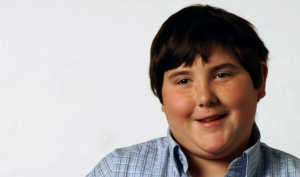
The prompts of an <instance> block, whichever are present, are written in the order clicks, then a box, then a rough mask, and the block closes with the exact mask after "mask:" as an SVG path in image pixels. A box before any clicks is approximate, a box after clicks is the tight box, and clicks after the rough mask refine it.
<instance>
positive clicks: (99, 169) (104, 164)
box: [86, 152, 114, 177]
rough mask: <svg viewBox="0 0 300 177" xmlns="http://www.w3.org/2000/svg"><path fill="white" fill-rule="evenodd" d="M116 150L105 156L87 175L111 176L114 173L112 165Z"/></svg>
mask: <svg viewBox="0 0 300 177" xmlns="http://www.w3.org/2000/svg"><path fill="white" fill-rule="evenodd" d="M113 159H114V152H112V153H110V154H108V155H107V156H105V157H104V158H103V159H102V160H101V161H100V162H99V163H98V164H97V165H96V167H95V168H94V169H93V170H92V171H91V172H90V173H89V174H88V175H86V177H110V176H111V173H112V165H113Z"/></svg>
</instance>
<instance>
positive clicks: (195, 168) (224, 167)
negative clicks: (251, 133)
mask: <svg viewBox="0 0 300 177" xmlns="http://www.w3.org/2000/svg"><path fill="white" fill-rule="evenodd" d="M249 139H250V138H249ZM251 144H252V143H251V141H248V142H245V143H243V145H242V146H240V147H238V148H236V149H235V150H233V151H231V153H229V154H230V155H227V156H225V157H216V158H213V159H212V158H211V159H209V158H203V157H199V156H197V155H195V154H192V153H190V152H188V151H187V150H185V149H184V148H182V150H183V152H184V154H185V156H186V158H187V160H188V163H189V169H188V171H189V173H190V174H191V175H192V176H193V177H194V176H197V177H205V176H225V175H226V174H227V171H228V167H229V165H230V163H231V162H232V161H233V160H234V159H236V158H238V157H240V156H242V154H243V152H244V151H245V150H246V149H247V148H248V147H249V146H251Z"/></svg>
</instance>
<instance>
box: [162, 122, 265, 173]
mask: <svg viewBox="0 0 300 177" xmlns="http://www.w3.org/2000/svg"><path fill="white" fill-rule="evenodd" d="M167 140H168V143H169V150H170V156H171V160H172V163H173V165H174V166H175V167H176V169H177V171H178V173H179V174H181V173H184V174H187V170H188V162H187V159H186V157H185V155H184V153H183V152H182V151H181V149H180V146H179V145H178V143H177V142H176V141H175V140H174V139H173V137H172V133H171V129H170V128H168V135H167ZM250 143H251V144H252V146H251V147H250V148H248V149H247V150H246V151H244V152H243V155H242V156H241V157H238V158H236V159H235V160H233V161H232V162H231V163H230V165H229V168H228V172H227V174H231V173H233V174H237V173H238V174H240V176H245V175H247V176H249V177H250V176H253V175H254V174H255V172H256V168H257V164H258V159H259V151H260V131H259V129H258V127H257V125H256V123H254V125H253V128H252V134H251V140H250Z"/></svg>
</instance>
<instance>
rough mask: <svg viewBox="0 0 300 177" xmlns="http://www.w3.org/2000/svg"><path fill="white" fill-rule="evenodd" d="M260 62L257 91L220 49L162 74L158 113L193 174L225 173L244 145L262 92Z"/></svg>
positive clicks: (231, 59)
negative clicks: (164, 115) (203, 120)
mask: <svg viewBox="0 0 300 177" xmlns="http://www.w3.org/2000/svg"><path fill="white" fill-rule="evenodd" d="M261 66H262V77H263V84H262V86H261V88H259V89H254V86H253V82H252V80H251V77H250V75H249V73H248V72H247V71H246V70H245V69H244V68H243V67H242V66H241V65H240V63H239V62H238V60H237V59H236V58H235V57H234V55H232V54H231V53H228V52H226V51H224V50H223V49H222V48H221V47H216V48H215V50H214V51H213V52H212V55H211V56H210V58H209V60H208V62H207V63H205V62H204V61H202V58H201V57H200V56H197V57H196V60H195V63H194V64H193V65H192V66H191V67H184V66H180V67H178V68H175V69H173V70H169V71H167V72H165V74H164V81H163V86H162V97H163V105H162V111H163V112H164V113H165V114H166V117H167V121H168V123H169V126H170V129H171V132H172V135H173V137H174V139H175V140H176V141H177V142H178V144H179V145H180V146H181V149H182V150H183V152H184V153H185V155H186V157H187V159H188V162H189V172H190V173H191V174H192V175H193V176H212V175H214V176H224V175H226V173H227V169H228V166H229V164H230V162H231V161H232V160H234V159H235V158H237V157H239V156H241V155H242V152H243V151H244V150H246V149H247V148H248V147H249V140H250V136H251V132H252V127H253V123H254V119H255V112H256V106H257V100H258V99H261V98H263V97H264V96H265V94H266V92H265V82H266V77H267V72H268V68H267V66H266V64H265V63H264V62H262V63H261ZM219 115H225V117H224V118H223V119H220V121H217V122H216V121H215V123H211V122H210V123H204V122H199V120H200V119H205V118H207V117H212V116H219Z"/></svg>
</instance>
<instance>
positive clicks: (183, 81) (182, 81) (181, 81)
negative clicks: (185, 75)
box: [177, 79, 191, 84]
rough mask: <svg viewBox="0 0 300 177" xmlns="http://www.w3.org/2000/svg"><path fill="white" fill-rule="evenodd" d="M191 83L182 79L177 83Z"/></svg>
mask: <svg viewBox="0 0 300 177" xmlns="http://www.w3.org/2000/svg"><path fill="white" fill-rule="evenodd" d="M190 82H191V80H190V79H181V80H180V81H179V82H177V84H188V83H190Z"/></svg>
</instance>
